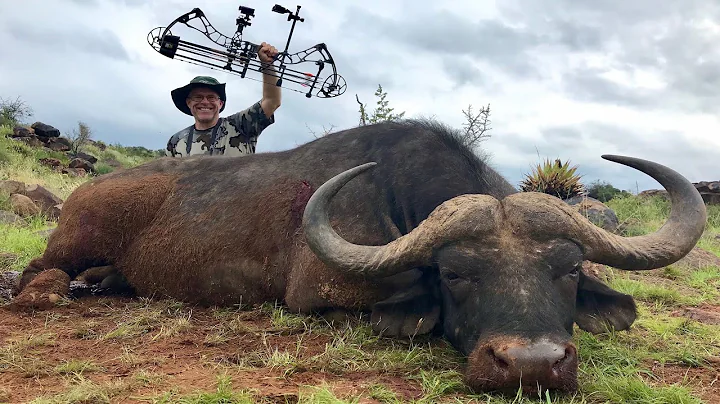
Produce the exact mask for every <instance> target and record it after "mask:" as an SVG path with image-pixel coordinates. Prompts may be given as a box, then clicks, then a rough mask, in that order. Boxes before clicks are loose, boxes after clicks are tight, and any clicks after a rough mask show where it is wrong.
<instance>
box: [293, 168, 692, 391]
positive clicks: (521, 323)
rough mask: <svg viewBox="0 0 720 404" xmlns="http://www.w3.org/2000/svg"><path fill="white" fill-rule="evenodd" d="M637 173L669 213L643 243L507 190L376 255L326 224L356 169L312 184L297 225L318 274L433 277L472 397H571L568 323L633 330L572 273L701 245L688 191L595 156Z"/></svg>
mask: <svg viewBox="0 0 720 404" xmlns="http://www.w3.org/2000/svg"><path fill="white" fill-rule="evenodd" d="M603 158H605V159H607V160H611V161H615V162H618V163H621V164H624V165H627V166H630V167H633V168H635V169H637V170H639V171H642V172H644V173H646V174H648V175H649V176H651V177H652V178H654V179H655V180H657V181H658V182H660V184H661V185H663V187H665V189H667V191H668V193H669V195H670V198H671V202H672V209H671V213H670V217H669V219H668V221H667V223H665V225H664V226H663V227H662V228H661V229H659V230H658V231H657V232H655V233H653V234H648V235H643V236H638V237H627V238H626V237H622V236H619V235H616V234H612V233H609V232H607V231H605V230H603V229H602V228H600V227H597V226H594V225H593V224H592V223H591V222H589V221H588V220H587V219H586V218H585V217H583V216H582V215H581V214H579V213H577V212H576V211H575V210H574V209H573V208H572V207H570V206H568V205H567V204H565V203H564V202H563V201H561V200H560V199H558V198H555V197H552V196H550V195H546V194H542V193H534V192H528V193H516V194H512V195H510V196H508V197H506V198H504V199H502V200H497V199H495V198H493V197H490V196H487V195H462V196H458V197H456V198H453V199H451V200H448V201H446V202H445V203H443V204H442V205H440V206H438V207H437V208H436V209H435V210H434V211H433V212H432V214H431V215H430V216H429V217H428V218H427V219H425V220H424V221H423V222H422V223H420V225H419V226H417V227H416V228H415V229H413V230H412V231H411V232H410V233H409V234H406V235H403V236H402V237H399V238H397V239H396V240H394V241H392V242H390V243H388V244H386V245H382V246H365V245H356V244H352V243H349V242H348V241H346V240H344V239H343V238H341V237H340V236H339V235H338V234H337V233H336V232H335V231H334V230H333V229H332V227H331V226H330V222H329V218H328V213H327V212H328V209H327V207H328V205H329V203H330V200H331V199H332V197H333V196H334V195H335V194H336V193H337V192H338V191H339V190H340V189H341V188H342V187H343V186H344V185H345V184H346V183H347V182H348V181H350V180H351V179H352V178H354V177H355V176H357V175H359V174H360V173H362V172H364V171H366V170H368V169H370V168H371V167H372V166H374V164H375V163H368V164H365V165H362V166H358V167H355V168H353V169H350V170H348V171H346V172H344V173H341V174H339V175H337V176H336V177H334V178H332V179H331V180H329V181H327V182H326V183H325V184H323V185H322V186H321V187H320V188H319V189H318V190H317V191H316V192H315V194H314V195H313V196H312V198H311V199H310V201H309V202H308V204H307V207H306V210H305V214H304V218H303V226H304V231H305V236H306V239H307V241H308V243H309V246H310V248H311V249H312V250H313V252H314V253H315V254H316V255H317V256H318V257H319V258H320V259H321V260H322V261H323V262H324V263H325V264H326V265H328V266H329V267H332V268H335V269H337V270H340V271H345V272H350V273H356V274H360V275H363V276H369V277H387V276H390V275H394V274H399V273H401V272H404V271H408V270H412V269H414V268H430V271H431V272H434V274H435V276H436V279H437V282H436V283H435V286H434V287H435V288H436V291H437V293H436V295H437V296H439V298H438V299H437V303H436V305H437V306H438V307H437V309H438V310H437V311H438V312H440V313H441V314H440V315H438V316H436V317H435V318H436V320H433V319H430V320H429V321H431V322H435V323H437V324H438V325H439V326H441V327H442V330H443V334H444V335H445V337H446V338H447V339H448V340H449V341H450V342H451V343H452V344H453V346H455V347H456V348H457V349H458V350H459V351H460V352H462V353H463V354H465V355H467V357H468V365H467V369H466V372H465V377H466V382H467V384H468V385H469V386H470V387H472V388H474V389H477V390H482V391H490V390H504V389H515V390H516V389H517V388H518V387H519V386H521V385H522V386H523V388H524V389H526V390H535V389H537V388H538V387H540V388H543V389H558V390H563V391H572V390H575V389H576V388H577V365H578V363H577V361H578V355H577V349H576V347H575V346H574V345H573V343H572V331H573V324H577V325H578V327H580V328H581V329H584V330H587V331H590V332H593V333H598V332H603V331H606V330H609V329H614V330H625V329H628V328H629V327H630V326H631V325H632V323H633V322H634V321H635V317H636V307H635V303H634V301H633V299H632V297H630V296H628V295H625V294H622V293H619V292H616V291H614V290H612V289H611V288H609V287H608V286H606V285H605V284H603V283H601V282H600V281H598V280H597V279H594V278H591V277H589V276H587V275H585V274H584V273H583V272H582V271H581V267H582V263H583V261H584V260H588V261H592V262H596V263H600V264H606V265H609V266H612V267H615V268H619V269H625V270H648V269H654V268H659V267H663V266H666V265H669V264H671V263H673V262H675V261H677V260H679V259H680V258H682V257H683V256H685V255H686V254H687V253H688V252H689V251H690V250H691V249H692V248H693V246H694V245H695V243H696V242H697V241H698V239H699V238H700V237H701V235H702V232H703V230H704V227H705V222H706V210H705V205H704V203H703V201H702V199H701V198H700V195H699V193H698V192H697V190H696V189H695V187H693V185H692V184H691V183H690V182H689V181H687V180H686V179H685V178H684V177H682V176H681V175H680V174H678V173H676V172H675V171H673V170H671V169H669V168H667V167H664V166H662V165H659V164H656V163H653V162H650V161H645V160H640V159H635V158H629V157H620V156H603Z"/></svg>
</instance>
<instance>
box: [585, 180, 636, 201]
mask: <svg viewBox="0 0 720 404" xmlns="http://www.w3.org/2000/svg"><path fill="white" fill-rule="evenodd" d="M586 189H587V195H588V196H589V197H591V198H595V199H597V200H598V201H600V202H603V203H605V202H607V201H609V200H611V199H612V198H615V197H616V196H623V197H625V196H629V195H630V193H629V192H627V191H621V190H619V189H617V188H615V187H614V186H612V185H611V184H609V183H607V182H601V181H595V182H593V183H592V184H590V186H589V187H587V188H586Z"/></svg>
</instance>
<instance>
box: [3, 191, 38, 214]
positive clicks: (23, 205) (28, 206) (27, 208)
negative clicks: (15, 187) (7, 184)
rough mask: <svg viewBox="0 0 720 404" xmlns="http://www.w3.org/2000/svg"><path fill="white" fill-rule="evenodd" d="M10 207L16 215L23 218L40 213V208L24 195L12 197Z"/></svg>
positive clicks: (13, 195)
mask: <svg viewBox="0 0 720 404" xmlns="http://www.w3.org/2000/svg"><path fill="white" fill-rule="evenodd" d="M10 206H11V207H12V210H13V212H15V214H17V215H19V216H22V217H28V216H33V215H37V214H39V213H40V208H39V207H38V206H37V205H36V204H35V203H34V202H33V201H32V199H30V198H28V197H27V196H25V195H22V194H12V195H10Z"/></svg>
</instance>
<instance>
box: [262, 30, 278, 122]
mask: <svg viewBox="0 0 720 404" xmlns="http://www.w3.org/2000/svg"><path fill="white" fill-rule="evenodd" d="M277 54H278V50H277V49H275V47H274V46H272V45H270V44H268V43H265V42H263V43H262V44H260V50H259V51H258V58H259V59H260V62H262V64H263V97H262V100H261V101H260V105H261V106H262V110H263V112H265V116H267V117H268V118H269V117H271V116H272V114H273V113H275V110H277V109H278V108H279V107H280V101H281V92H280V87H278V86H277V85H275V83H277V80H278V78H277V75H276V73H277V69H275V66H273V65H272V64H271V63H272V62H273V58H274V57H275V55H277Z"/></svg>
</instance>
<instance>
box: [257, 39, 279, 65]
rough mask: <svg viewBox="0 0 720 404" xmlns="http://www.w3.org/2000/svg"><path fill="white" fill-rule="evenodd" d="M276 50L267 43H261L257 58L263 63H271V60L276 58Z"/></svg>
mask: <svg viewBox="0 0 720 404" xmlns="http://www.w3.org/2000/svg"><path fill="white" fill-rule="evenodd" d="M277 54H278V50H277V49H275V47H274V46H272V45H270V44H269V43H267V42H263V43H261V44H260V50H259V51H258V58H259V59H260V61H261V62H263V63H272V62H273V60H274V59H273V58H274V57H275V56H277Z"/></svg>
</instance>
